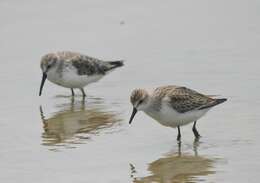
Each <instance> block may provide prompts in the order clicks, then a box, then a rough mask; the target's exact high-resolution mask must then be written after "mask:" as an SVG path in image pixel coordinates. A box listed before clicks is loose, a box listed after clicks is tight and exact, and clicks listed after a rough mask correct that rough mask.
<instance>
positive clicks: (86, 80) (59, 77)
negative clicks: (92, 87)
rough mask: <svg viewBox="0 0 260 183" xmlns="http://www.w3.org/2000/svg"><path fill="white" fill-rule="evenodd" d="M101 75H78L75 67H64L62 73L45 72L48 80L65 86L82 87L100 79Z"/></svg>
mask: <svg viewBox="0 0 260 183" xmlns="http://www.w3.org/2000/svg"><path fill="white" fill-rule="evenodd" d="M102 77H103V75H92V76H87V75H78V74H77V71H76V69H74V68H71V67H64V68H63V70H62V73H60V72H57V70H50V71H49V72H48V74H47V78H48V80H49V81H51V82H53V83H55V84H57V85H60V86H63V87H66V88H83V87H84V86H86V85H88V84H90V83H93V82H96V81H98V80H100V79H101V78H102Z"/></svg>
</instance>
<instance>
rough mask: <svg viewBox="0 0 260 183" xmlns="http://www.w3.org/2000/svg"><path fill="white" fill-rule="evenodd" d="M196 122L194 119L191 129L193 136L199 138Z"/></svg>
mask: <svg viewBox="0 0 260 183" xmlns="http://www.w3.org/2000/svg"><path fill="white" fill-rule="evenodd" d="M196 123H197V121H194V123H193V127H192V131H193V133H194V136H195V138H196V139H198V138H200V134H199V132H198V130H197V128H196Z"/></svg>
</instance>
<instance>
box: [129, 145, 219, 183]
mask: <svg viewBox="0 0 260 183" xmlns="http://www.w3.org/2000/svg"><path fill="white" fill-rule="evenodd" d="M198 146H199V142H198V141H194V144H193V151H194V155H192V154H189V153H182V152H181V143H179V144H178V151H177V152H174V153H169V154H168V155H167V156H166V157H163V158H160V159H158V160H156V161H153V162H152V163H150V164H149V166H148V170H149V171H150V172H151V175H149V176H146V177H137V176H136V174H137V170H136V169H135V166H134V165H133V164H130V171H131V178H132V179H133V182H134V183H150V182H153V183H179V182H201V181H202V179H201V176H206V175H209V174H214V173H215V172H214V171H212V169H213V164H214V159H210V158H207V157H203V156H199V155H198Z"/></svg>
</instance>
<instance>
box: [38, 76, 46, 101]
mask: <svg viewBox="0 0 260 183" xmlns="http://www.w3.org/2000/svg"><path fill="white" fill-rule="evenodd" d="M46 78H47V74H46V73H45V72H44V73H43V74H42V82H41V86H40V92H39V96H41V94H42V88H43V85H44V82H45V80H46Z"/></svg>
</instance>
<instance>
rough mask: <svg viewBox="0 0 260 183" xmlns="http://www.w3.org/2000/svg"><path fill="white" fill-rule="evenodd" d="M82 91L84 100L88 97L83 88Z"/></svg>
mask: <svg viewBox="0 0 260 183" xmlns="http://www.w3.org/2000/svg"><path fill="white" fill-rule="evenodd" d="M80 91H81V92H82V96H83V98H85V97H86V93H85V92H84V89H83V88H80Z"/></svg>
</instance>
